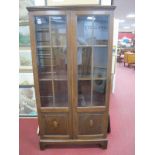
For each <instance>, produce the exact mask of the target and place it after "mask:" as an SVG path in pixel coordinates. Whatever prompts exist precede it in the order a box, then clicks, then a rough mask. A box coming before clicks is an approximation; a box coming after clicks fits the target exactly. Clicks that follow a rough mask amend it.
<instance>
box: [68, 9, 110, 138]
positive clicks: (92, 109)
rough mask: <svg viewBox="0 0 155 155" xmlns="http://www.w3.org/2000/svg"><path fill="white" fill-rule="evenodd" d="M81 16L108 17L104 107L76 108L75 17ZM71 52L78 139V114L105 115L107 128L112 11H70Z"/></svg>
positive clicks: (75, 134) (75, 126)
mask: <svg viewBox="0 0 155 155" xmlns="http://www.w3.org/2000/svg"><path fill="white" fill-rule="evenodd" d="M78 15H79V16H82V15H108V16H109V25H108V28H109V29H108V34H109V38H108V61H107V62H108V65H107V80H106V100H105V106H98V107H97V106H94V107H88V108H87V107H80V108H78V107H77V102H78V93H77V88H78V87H77V37H76V36H77V34H76V33H77V16H78ZM70 25H71V32H72V34H71V41H72V42H71V51H72V53H71V54H72V57H71V58H72V104H73V105H72V107H73V109H72V110H73V120H74V121H73V133H74V134H73V138H75V139H77V138H78V113H80V112H103V114H105V115H106V118H107V119H106V120H105V121H106V122H105V123H104V124H105V128H107V127H108V110H109V97H110V83H111V64H112V47H113V44H112V43H113V11H109V10H105V11H102V10H95V11H94V10H93V11H90V10H88V11H71V24H70ZM105 136H106V135H105Z"/></svg>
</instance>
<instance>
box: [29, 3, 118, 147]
mask: <svg viewBox="0 0 155 155" xmlns="http://www.w3.org/2000/svg"><path fill="white" fill-rule="evenodd" d="M114 9H115V7H114V6H106V7H103V6H63V7H61V6H57V7H28V11H29V21H30V36H31V48H32V61H33V72H34V81H35V93H36V100H37V110H38V122H39V129H40V131H39V134H40V148H41V149H43V148H44V147H45V146H46V145H47V144H58V143H60V144H66V143H73V144H93V143H94V144H100V145H101V146H102V147H103V148H106V147H107V142H108V141H107V128H108V113H109V95H110V79H111V59H112V36H113V10H114Z"/></svg>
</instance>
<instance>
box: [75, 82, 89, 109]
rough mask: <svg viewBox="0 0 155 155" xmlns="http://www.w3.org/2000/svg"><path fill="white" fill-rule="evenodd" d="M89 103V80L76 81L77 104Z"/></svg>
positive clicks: (85, 104)
mask: <svg viewBox="0 0 155 155" xmlns="http://www.w3.org/2000/svg"><path fill="white" fill-rule="evenodd" d="M89 105H91V80H79V81H78V106H82V107H83V106H89Z"/></svg>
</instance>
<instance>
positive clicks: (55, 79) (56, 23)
mask: <svg viewBox="0 0 155 155" xmlns="http://www.w3.org/2000/svg"><path fill="white" fill-rule="evenodd" d="M35 20H36V40H37V61H38V62H37V64H38V73H39V81H40V87H39V88H40V96H41V97H40V100H41V105H42V106H43V107H55V106H58V107H65V106H67V104H68V91H67V90H68V88H67V87H68V82H67V47H66V45H67V41H66V40H67V38H66V17H65V16H41V17H35Z"/></svg>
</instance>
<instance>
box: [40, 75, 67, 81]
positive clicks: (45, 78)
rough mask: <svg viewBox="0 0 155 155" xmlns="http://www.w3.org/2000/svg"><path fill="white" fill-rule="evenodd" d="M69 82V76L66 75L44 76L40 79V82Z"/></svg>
mask: <svg viewBox="0 0 155 155" xmlns="http://www.w3.org/2000/svg"><path fill="white" fill-rule="evenodd" d="M52 80H54V81H67V76H64V75H54V76H51V75H44V76H42V77H40V79H39V81H52Z"/></svg>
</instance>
